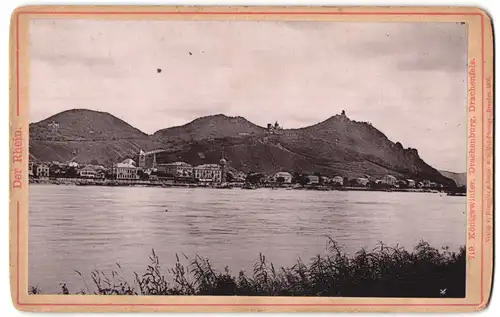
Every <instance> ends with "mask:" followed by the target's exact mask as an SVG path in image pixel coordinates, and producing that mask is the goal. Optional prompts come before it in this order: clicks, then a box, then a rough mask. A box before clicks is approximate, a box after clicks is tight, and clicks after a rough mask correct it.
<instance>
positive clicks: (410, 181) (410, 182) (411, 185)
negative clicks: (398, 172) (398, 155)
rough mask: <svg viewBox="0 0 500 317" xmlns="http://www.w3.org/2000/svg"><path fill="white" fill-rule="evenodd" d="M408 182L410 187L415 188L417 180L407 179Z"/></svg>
mask: <svg viewBox="0 0 500 317" xmlns="http://www.w3.org/2000/svg"><path fill="white" fill-rule="evenodd" d="M406 181H407V182H408V187H409V188H415V181H414V180H413V179H407V180H406Z"/></svg>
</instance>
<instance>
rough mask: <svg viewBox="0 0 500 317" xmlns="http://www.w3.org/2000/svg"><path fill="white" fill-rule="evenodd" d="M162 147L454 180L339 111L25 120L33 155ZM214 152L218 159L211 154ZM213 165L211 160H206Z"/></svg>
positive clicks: (319, 168) (109, 155) (248, 167)
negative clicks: (165, 119) (307, 119)
mask: <svg viewBox="0 0 500 317" xmlns="http://www.w3.org/2000/svg"><path fill="white" fill-rule="evenodd" d="M157 148H164V149H167V151H166V153H165V158H164V159H165V160H166V161H172V160H181V159H182V160H185V161H187V162H188V163H191V164H195V163H196V164H198V163H208V162H209V161H210V162H212V161H213V162H217V161H218V158H220V153H221V152H222V151H224V153H225V154H226V155H227V159H228V160H229V162H230V164H231V165H233V166H232V167H234V168H236V169H239V170H242V171H245V172H250V171H262V172H266V173H271V172H273V171H276V170H288V171H300V172H307V173H313V172H321V173H324V174H328V175H334V174H344V175H346V176H351V177H356V176H357V177H361V176H364V175H374V176H377V177H380V176H383V175H386V174H394V175H396V176H401V177H412V178H416V179H419V178H422V179H423V178H428V179H432V180H435V181H440V182H442V183H443V182H444V183H450V182H453V181H452V180H451V179H449V178H447V177H445V176H443V175H442V174H441V173H440V172H439V171H437V170H436V169H434V168H433V167H431V166H430V165H428V164H427V163H425V162H424V161H423V160H422V159H421V158H420V157H419V156H418V151H417V150H416V149H412V148H407V149H405V148H403V146H402V145H401V143H399V142H396V143H394V142H392V141H391V140H389V139H388V138H387V137H386V136H385V134H384V133H382V132H381V131H380V130H378V129H376V128H375V127H373V126H372V125H370V124H369V123H367V122H357V121H354V120H350V119H349V118H348V117H347V116H345V115H344V114H342V115H335V116H332V117H330V118H328V119H326V120H324V121H321V122H319V123H317V124H314V125H310V126H306V127H302V128H295V129H282V130H279V133H278V134H273V133H269V131H267V129H266V128H264V127H261V126H259V125H257V124H254V123H252V122H251V121H249V120H247V119H245V118H244V117H240V116H236V117H230V116H226V115H223V114H216V115H210V116H204V117H200V118H196V119H194V120H192V121H190V122H188V123H186V124H184V125H180V126H175V127H170V128H166V129H160V130H158V131H156V132H155V133H153V134H149V135H148V134H146V133H144V132H142V131H141V130H139V129H137V128H135V127H133V126H131V125H130V124H128V123H127V122H125V121H123V120H121V119H118V118H117V117H115V116H113V115H112V114H109V113H107V112H99V111H93V110H86V109H73V110H67V111H64V112H61V113H58V114H55V115H53V116H51V117H49V118H47V119H45V120H41V121H39V122H36V123H32V124H30V154H32V155H33V156H34V157H36V158H37V159H40V160H47V161H52V160H58V161H65V160H71V159H73V160H80V161H85V162H86V161H90V160H97V161H98V162H99V163H103V164H110V163H111V162H116V161H117V160H118V159H121V158H124V157H135V156H136V155H137V153H138V152H139V150H140V149H143V150H152V149H157ZM217 157H218V158H217ZM213 162H212V163H213Z"/></svg>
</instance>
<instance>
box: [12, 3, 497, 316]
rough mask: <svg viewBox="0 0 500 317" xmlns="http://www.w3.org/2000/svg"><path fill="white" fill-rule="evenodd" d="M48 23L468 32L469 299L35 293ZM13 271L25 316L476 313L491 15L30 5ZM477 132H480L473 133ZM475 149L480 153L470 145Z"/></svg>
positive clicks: (486, 220)
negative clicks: (34, 23)
mask: <svg viewBox="0 0 500 317" xmlns="http://www.w3.org/2000/svg"><path fill="white" fill-rule="evenodd" d="M40 17H64V18H84V19H142V20H148V19H156V20H159V19H165V20H167V19H168V20H202V19H203V20H207V19H210V20H295V21H297V20H301V21H372V22H376V21H381V22H382V21H385V22H387V21H400V22H403V21H414V22H427V21H429V22H430V21H433V22H437V21H442V22H465V23H467V25H468V45H469V48H468V50H469V54H468V60H469V101H468V110H469V111H468V122H467V125H468V154H467V155H468V172H469V173H468V188H469V192H468V205H467V219H468V221H467V229H468V237H467V255H468V260H467V291H466V298H464V299H411V298H401V299H388V298H325V297H320V298H315V297H310V298H305V297H236V296H231V297H229V296H228V297H223V296H221V297H210V296H199V297H197V296H161V297H155V296H130V297H129V296H92V295H85V296H78V295H28V293H27V288H28V284H27V282H28V280H27V277H28V274H27V271H28V249H27V247H28V242H27V241H28V234H27V231H28V230H27V229H28V206H27V204H28V181H27V175H28V156H29V153H28V148H29V147H28V141H29V140H28V135H29V134H28V128H29V125H28V108H29V94H28V85H29V81H28V78H29V45H28V33H29V29H28V26H29V21H30V19H34V18H40ZM10 38H11V41H10V127H9V128H10V153H11V154H10V155H11V159H10V274H11V279H10V280H11V293H12V300H13V303H14V305H15V307H16V308H18V309H20V310H23V311H176V312H181V311H203V312H209V311H212V312H213V311H233V312H237V311H247V312H250V311H295V312H297V311H303V312H308V311H443V312H444V311H474V310H480V309H482V308H484V307H485V306H486V305H487V303H488V301H489V296H490V292H491V285H492V268H493V241H492V230H493V229H492V226H493V220H492V211H493V205H492V203H493V198H492V193H493V191H492V187H493V176H492V175H493V171H492V169H493V163H492V162H493V153H492V138H493V132H492V131H493V121H492V120H493V105H492V98H493V97H492V96H493V83H492V77H493V34H492V26H491V20H490V18H489V17H488V15H487V14H486V13H485V12H484V11H482V10H480V9H477V8H464V7H337V8H335V7H167V6H28V7H22V8H19V9H17V10H15V12H14V13H13V15H12V21H11V35H10ZM473 125H475V127H474V129H475V135H471V134H470V132H471V131H472V130H471V127H472V126H473ZM472 143H474V144H475V146H474V147H472V146H470V145H471V144H472Z"/></svg>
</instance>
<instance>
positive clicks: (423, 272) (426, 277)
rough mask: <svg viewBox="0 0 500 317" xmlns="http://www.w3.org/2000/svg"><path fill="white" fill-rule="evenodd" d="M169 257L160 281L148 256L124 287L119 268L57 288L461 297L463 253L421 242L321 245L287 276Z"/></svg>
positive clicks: (262, 267) (34, 290)
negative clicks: (321, 250) (354, 248)
mask: <svg viewBox="0 0 500 317" xmlns="http://www.w3.org/2000/svg"><path fill="white" fill-rule="evenodd" d="M176 256H177V263H176V264H175V265H174V267H172V268H169V269H167V270H166V271H165V272H166V273H167V274H165V273H164V271H163V269H162V267H161V265H160V260H159V258H158V256H157V255H156V254H155V251H154V250H153V251H152V254H151V256H150V261H151V264H150V265H149V266H148V267H147V268H146V270H145V271H144V272H142V273H134V274H135V280H134V281H132V282H129V281H127V280H126V278H125V277H124V276H123V271H122V270H121V267H120V265H119V264H117V269H116V271H112V272H107V273H105V272H103V271H97V270H96V271H93V272H92V273H91V274H90V275H89V276H86V275H84V274H82V273H80V272H79V271H76V273H75V274H78V275H79V276H80V277H81V278H82V279H83V280H84V282H85V285H86V289H82V290H79V291H76V292H75V290H69V289H68V288H67V286H66V284H61V292H60V294H82V295H83V294H97V295H239V296H328V297H338V296H342V297H420V298H422V297H426V298H440V297H446V298H462V297H465V268H466V265H465V264H466V261H465V248H464V247H461V248H460V250H459V252H458V253H455V252H450V251H449V250H448V249H447V248H442V249H436V248H433V247H431V246H430V245H429V244H428V243H426V242H423V241H421V242H420V243H419V244H418V245H417V246H415V248H414V250H413V251H412V252H408V251H406V250H404V249H403V248H398V247H388V246H387V245H384V244H379V245H377V246H376V247H375V248H374V249H373V251H371V252H368V251H366V250H360V251H359V252H357V253H356V254H355V255H353V256H348V255H346V254H345V253H343V252H342V250H341V248H340V247H339V246H338V244H337V243H336V242H335V241H333V240H331V239H329V240H328V243H327V253H326V255H317V256H316V257H315V258H313V259H312V260H311V261H310V263H308V264H304V263H303V262H302V261H301V260H298V261H297V263H296V264H295V265H294V266H292V267H290V268H284V267H281V268H279V267H277V266H274V265H273V264H272V263H270V262H268V261H267V260H266V257H265V256H264V255H262V254H261V255H260V256H259V259H258V260H257V261H256V262H255V264H254V268H253V272H251V273H250V274H248V273H247V272H243V271H240V272H239V274H238V275H233V274H232V273H231V272H230V271H229V269H228V268H227V267H226V269H225V270H224V271H222V272H221V271H217V270H216V269H215V268H214V267H213V266H212V264H211V262H210V260H209V259H208V258H203V257H200V256H196V257H195V258H194V259H189V258H187V257H186V256H179V255H176ZM89 278H90V282H91V284H90V285H91V286H89V284H88V283H87V280H88V279H89ZM443 290H444V291H443ZM29 293H30V294H43V286H42V287H39V286H38V285H32V286H30V287H29Z"/></svg>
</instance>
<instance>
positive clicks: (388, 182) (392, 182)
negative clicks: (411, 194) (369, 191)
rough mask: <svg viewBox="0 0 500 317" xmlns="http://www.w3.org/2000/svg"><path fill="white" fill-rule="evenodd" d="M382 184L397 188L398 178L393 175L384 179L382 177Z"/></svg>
mask: <svg viewBox="0 0 500 317" xmlns="http://www.w3.org/2000/svg"><path fill="white" fill-rule="evenodd" d="M380 182H381V183H382V184H386V185H390V186H395V185H396V183H397V179H396V177H394V176H392V175H385V176H384V177H382V178H381V179H380Z"/></svg>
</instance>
